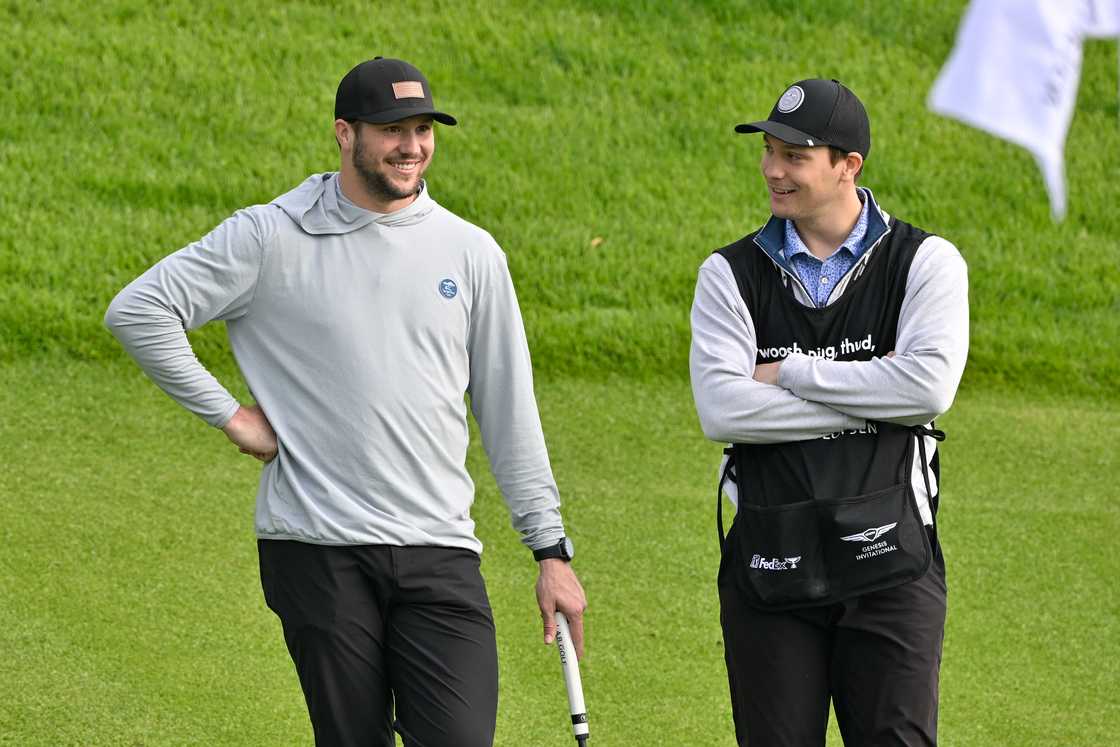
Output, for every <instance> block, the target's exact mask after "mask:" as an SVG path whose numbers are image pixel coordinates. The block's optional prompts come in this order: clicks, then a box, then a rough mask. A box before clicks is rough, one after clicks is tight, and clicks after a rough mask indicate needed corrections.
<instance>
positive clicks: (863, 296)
mask: <svg viewBox="0 0 1120 747" xmlns="http://www.w3.org/2000/svg"><path fill="white" fill-rule="evenodd" d="M928 235H929V234H927V233H925V232H924V231H921V230H920V229H918V228H915V227H913V226H911V225H909V224H907V223H904V222H902V221H899V220H893V219H892V221H891V224H890V231H889V233H888V234H887V235H886V236H885V237H884V238H883V239H882V240H881V241H880V244H879V245H878V246H877V247H876V248H875V249H874V250H873V251H872V252H871V254H870V255H869V256H868V257H867V261H866V263H865V264H863V265H862V268H860V267H857V268H856V269H855V270H853V272H856V273H859V274H858V275H856V276H855V277H853V278H852V279H851V280H850V281H849V285H848V288H847V290H846V291H845V293H844V294H843V296H841V298H840V299H839V300H837V301H836V302H835V303H833V304H832V305H830V306H827V307H824V308H813V307H806V306H804V305H802V304H800V303H798V302H797V301H796V299H795V298H794V296H793V292H792V290H791V289H790V288H789V287H787V285H786V284H785V282H783V278H782V273H781V272H780V271H779V270H778V268H776V267H775V266H774V263H773V261H772V260H771V259H770V258H769V257H768V256H767V255H766V254H765V253H764V252H763V251H762V250H761V248H760V247H758V246H757V245H756V244H755V242H754V237H755V234H751V235H749V236H747V237H745V238H743V239H740V240H739V241H737V242H735V243H734V244H731V245H729V246H726V247H724V248H722V249H720V250H719V254H721V255H723V257H724V258H725V259H727V261H728V263H729V264H730V265H731V269H732V271H733V273H734V275H735V280H736V282H737V283H738V286H739V292H740V294H741V295H742V297H743V300H744V301H745V302H746V305H747V309H748V310H749V311H750V315H751V319H752V320H753V321H754V326H755V334H756V339H757V341H758V359H757V362H758V363H772V362H774V361H779V360H782V359H784V358H785V357H787V356H788V355H789V354H790V353H792V352H800V353H804V354H806V355H809V356H814V357H821V358H826V359H828V360H836V361H867V360H871V359H872V358H877V357H882V356H884V355H886V354H887V353H888V352H889V351H892V350H894V346H895V337H896V335H897V329H898V317H899V312H900V310H901V308H902V300H903V296H904V294H905V291H906V280H907V276H908V274H909V271H910V264H911V262H912V261H913V259H914V255H915V253H916V252H917V249H918V247H919V246H920V245H921V243H922V241H923V240H924V239H925V238H926V237H927V236H928ZM919 432H924V433H926V434H927V435H932V434H933V432H932V431H929V430H928V429H913V428H907V427H903V426H898V425H893V424H890V423H880V422H871V421H869V422H868V423H867V425H866V426H865V427H864V428H862V429H859V430H854V431H843V432H839V433H833V434H830V435H828V436H826V437H824V438H817V439H813V440H810V441H796V442H790V443H781V444H770V445H752V444H733V445H732V446H731V447H730V448H729V449H728V453H729V454H730V456H731V459H730V462H729V464H728V468H729V469H728V471H726V472H725V475H724V477H725V479H726V478H727V477H728V476H729V474H730V472H731V470H733V479H735V480H736V484H737V487H738V495H739V501H738V502H739V506H738V512H737V514H736V516H735V520H734V523H733V524H732V527H731V531H730V532H729V533H728V535H727V538H726V540H725V541H724V542H723V555H724V557H723V559H722V562H721V565H720V583H721V584H726V583H734V584H735V585H736V586H737V587H739V588H740V590H741V591H742V592H743V593H744V595H745V597H746V600H747V601H748V602H749V603H750V604H751V605H752V606H755V607H758V608H760V609H767V610H782V609H794V608H798V607H809V606H817V605H823V604H831V603H834V602H837V601H841V600H843V599H847V598H849V597H853V596H856V595H859V594H864V593H867V592H869V591H875V590H878V589H884V588H889V587H891V586H896V585H898V584H902V583H906V582H908V581H913V580H915V579H917V578H920V577H921V576H922V575H924V574H925V572H926V571H927V570H928V568H929V564H930V559H931V548H930V540H929V536H928V534H927V532H926V530H925V528H924V527H923V525H922V521H921V517H920V515H919V513H918V509H917V504H916V502H915V500H914V494H913V490H912V487H911V484H910V475H911V465H912V464H913V460H914V453H913V450H914V446H915V444H916V443H918V444H921V441H920V435H919V436H917V437H916V435H917V434H918V433H919ZM938 435H940V434H939V433H938ZM923 452H924V446H923ZM923 460H924V458H923ZM721 488H722V481H721ZM930 504H931V509H932V507H933V506H934V503H933V496H932V495H931V496H930ZM720 523H721V524H722V519H721V520H720ZM721 531H722V528H721Z"/></svg>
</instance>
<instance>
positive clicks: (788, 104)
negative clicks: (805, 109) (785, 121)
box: [778, 86, 805, 114]
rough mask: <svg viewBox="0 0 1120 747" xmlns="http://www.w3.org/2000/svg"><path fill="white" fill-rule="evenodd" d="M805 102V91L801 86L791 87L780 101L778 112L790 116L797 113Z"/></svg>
mask: <svg viewBox="0 0 1120 747" xmlns="http://www.w3.org/2000/svg"><path fill="white" fill-rule="evenodd" d="M804 101H805V91H804V90H803V89H802V88H801V86H790V87H789V88H787V89H786V92H785V93H783V94H782V97H781V98H780V99H778V111H780V112H781V113H782V114H789V113H790V112H792V111H796V110H797V107H799V106H801V104H802V103H804Z"/></svg>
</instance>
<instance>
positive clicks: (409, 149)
mask: <svg viewBox="0 0 1120 747" xmlns="http://www.w3.org/2000/svg"><path fill="white" fill-rule="evenodd" d="M340 121H341V120H340ZM344 124H345V123H344ZM347 126H348V127H349V128H350V137H347V138H343V137H342V133H341V132H339V133H338V134H339V144H340V146H341V147H342V150H343V153H342V155H343V168H344V170H345V169H346V166H347V165H348V166H349V167H350V169H351V170H352V173H353V175H355V176H356V177H357V178H358V179H357V181H358V182H359V183H360V185H361V188H362V190H363V191H364V192H365V195H364V196H365V197H366V198H367V199H368V201H369V202H370V203H371V204H372V206H373V209H374V210H376V212H380V213H391V212H393V211H395V210H399V209H401V208H402V207H404V206H406V205H408V204H409V203H410V202H412V200H413V199H414V198H415V197H416V193H417V192H418V191H419V190H420V179H421V177H423V176H424V172H425V171H426V170H427V168H428V164H429V163H431V161H432V154H433V153H434V152H435V149H436V140H435V131H434V129H433V128H432V117H431V116H430V115H422V116H416V117H409V118H408V119H402V120H400V121H397V122H388V123H385V124H373V123H370V122H355V123H354V124H353V125H352V126H351V125H347ZM347 162H348V163H347ZM361 202H364V200H362V201H359V204H360V203H361Z"/></svg>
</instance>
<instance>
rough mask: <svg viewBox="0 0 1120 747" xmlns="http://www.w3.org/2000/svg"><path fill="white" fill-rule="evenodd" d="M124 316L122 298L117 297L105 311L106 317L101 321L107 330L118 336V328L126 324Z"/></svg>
mask: <svg viewBox="0 0 1120 747" xmlns="http://www.w3.org/2000/svg"><path fill="white" fill-rule="evenodd" d="M123 316H124V314H123V313H122V312H121V304H120V296H117V297H116V298H114V299H113V300H112V302H111V303H110V304H109V308H107V309H105V317H104V318H103V319H102V320H101V321H102V323H103V324H104V325H105V328H106V329H108V330H109V331H110V332H113V333H114V334H116V330H117V328H119V327H120V326H121V325H122V324H123V323H124V320H123Z"/></svg>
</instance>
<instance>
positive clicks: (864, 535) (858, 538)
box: [840, 521, 898, 542]
mask: <svg viewBox="0 0 1120 747" xmlns="http://www.w3.org/2000/svg"><path fill="white" fill-rule="evenodd" d="M896 526H898V522H897V521H896V522H894V523H893V524H884V525H883V526H881V527H871V528H870V529H864V530H863V531H862V532H859V533H858V534H849V535H848V536H847V537H841V538H840V539H842V540H844V541H845V542H874V541H875V540H877V539H879V538H880V537H882V536H883V535H884V534H886V533H887V532H889V531H890V530H892V529H894V528H895V527H896Z"/></svg>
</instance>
